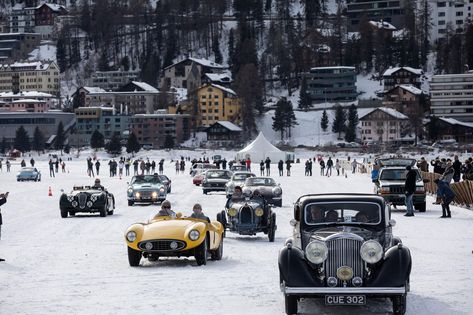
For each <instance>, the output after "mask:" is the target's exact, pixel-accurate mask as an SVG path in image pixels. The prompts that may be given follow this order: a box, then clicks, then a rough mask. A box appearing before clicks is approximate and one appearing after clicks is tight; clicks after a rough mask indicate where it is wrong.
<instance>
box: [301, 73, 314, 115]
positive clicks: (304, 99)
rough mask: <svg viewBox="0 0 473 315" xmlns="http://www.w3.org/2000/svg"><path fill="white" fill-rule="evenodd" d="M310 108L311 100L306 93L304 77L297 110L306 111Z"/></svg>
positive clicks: (305, 79)
mask: <svg viewBox="0 0 473 315" xmlns="http://www.w3.org/2000/svg"><path fill="white" fill-rule="evenodd" d="M310 107H312V99H311V97H310V94H309V93H307V78H306V77H305V76H304V77H303V78H302V84H301V92H300V95H299V108H300V109H302V110H305V111H307V110H308V109H309V108H310Z"/></svg>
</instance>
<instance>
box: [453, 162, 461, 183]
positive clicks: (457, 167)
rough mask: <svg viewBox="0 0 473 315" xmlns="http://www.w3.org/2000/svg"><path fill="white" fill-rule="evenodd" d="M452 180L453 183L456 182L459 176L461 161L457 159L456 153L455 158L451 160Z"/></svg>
mask: <svg viewBox="0 0 473 315" xmlns="http://www.w3.org/2000/svg"><path fill="white" fill-rule="evenodd" d="M452 166H453V181H454V182H455V183H458V182H459V181H460V178H461V167H462V162H460V160H458V155H455V159H454V161H453V164H452Z"/></svg>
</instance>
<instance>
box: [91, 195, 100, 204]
mask: <svg viewBox="0 0 473 315" xmlns="http://www.w3.org/2000/svg"><path fill="white" fill-rule="evenodd" d="M97 198H98V197H97V195H92V196H90V200H92V202H95V201H97Z"/></svg>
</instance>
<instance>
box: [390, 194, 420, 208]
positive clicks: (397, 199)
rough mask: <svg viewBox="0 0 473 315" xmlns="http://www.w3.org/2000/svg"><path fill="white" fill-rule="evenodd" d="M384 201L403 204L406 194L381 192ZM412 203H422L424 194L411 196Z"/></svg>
mask: <svg viewBox="0 0 473 315" xmlns="http://www.w3.org/2000/svg"><path fill="white" fill-rule="evenodd" d="M381 196H382V197H383V198H384V200H386V202H389V203H392V204H393V205H401V206H402V205H405V204H406V196H405V195H404V194H381ZM412 201H413V203H414V204H419V203H424V202H425V195H416V194H414V197H413V198H412Z"/></svg>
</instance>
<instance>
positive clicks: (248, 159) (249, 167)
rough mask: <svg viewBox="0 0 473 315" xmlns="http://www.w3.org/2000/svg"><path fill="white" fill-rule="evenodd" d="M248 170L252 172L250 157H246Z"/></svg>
mask: <svg viewBox="0 0 473 315" xmlns="http://www.w3.org/2000/svg"><path fill="white" fill-rule="evenodd" d="M246 170H247V171H248V172H251V160H250V158H247V159H246Z"/></svg>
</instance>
